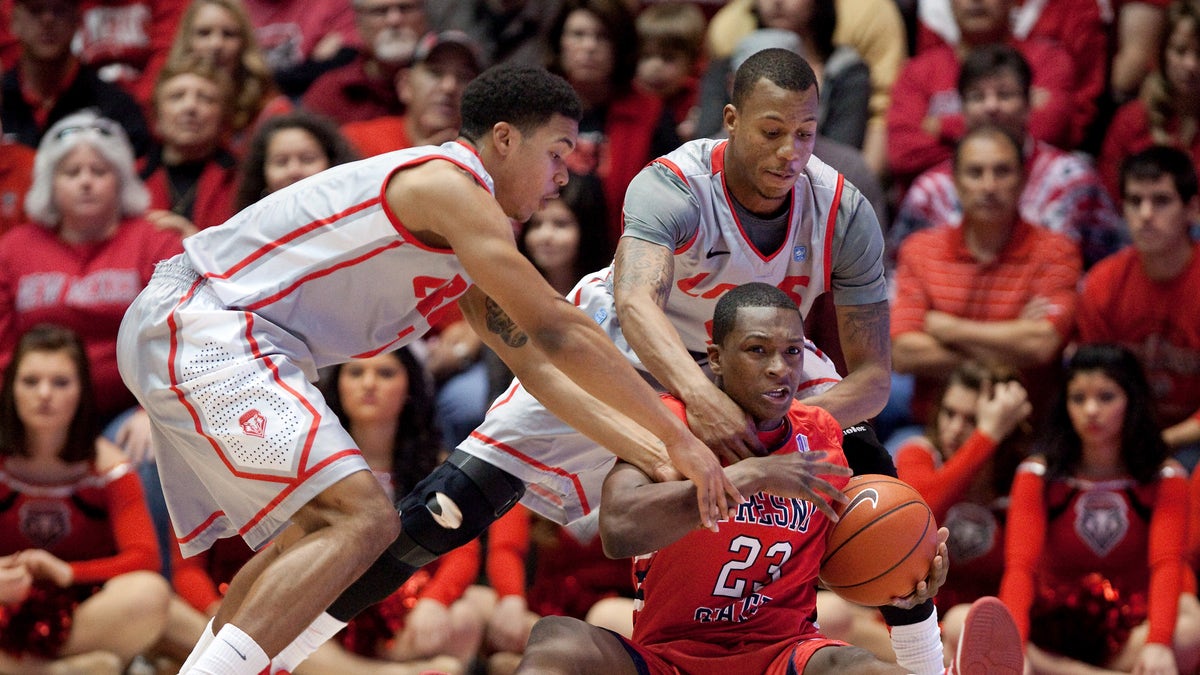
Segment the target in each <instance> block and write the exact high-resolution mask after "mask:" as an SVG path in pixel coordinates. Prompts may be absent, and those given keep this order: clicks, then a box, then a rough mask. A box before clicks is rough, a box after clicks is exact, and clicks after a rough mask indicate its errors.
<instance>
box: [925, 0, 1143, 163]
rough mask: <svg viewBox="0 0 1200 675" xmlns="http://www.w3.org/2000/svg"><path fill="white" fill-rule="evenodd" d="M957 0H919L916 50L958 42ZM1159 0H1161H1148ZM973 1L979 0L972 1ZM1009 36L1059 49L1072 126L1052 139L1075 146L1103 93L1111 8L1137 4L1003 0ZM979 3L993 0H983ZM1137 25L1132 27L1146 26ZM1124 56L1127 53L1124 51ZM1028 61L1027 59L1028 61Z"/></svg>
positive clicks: (1140, 36) (1100, 0)
mask: <svg viewBox="0 0 1200 675" xmlns="http://www.w3.org/2000/svg"><path fill="white" fill-rule="evenodd" d="M955 1H956V0H920V5H921V6H920V8H919V16H920V21H919V24H918V29H917V52H918V53H921V52H924V51H926V50H927V49H930V48H933V47H936V46H939V45H950V46H952V47H955V46H958V45H959V44H960V43H961V39H962V38H961V33H962V31H961V30H960V28H959V26H958V25H957V23H956V21H955V20H954V19H953V18H952V17H954V16H955V12H956V11H957V10H955V9H952V8H953V5H954V2H955ZM1152 1H1153V2H1162V0H1152ZM971 2H975V3H976V4H978V0H971ZM1003 3H1004V5H1005V9H1004V11H1005V13H1006V14H1007V15H1008V16H1009V17H1010V19H1011V20H1010V21H1009V26H1010V27H1011V29H1010V30H1011V35H1012V37H1013V39H1015V40H1017V41H1020V42H1044V43H1049V44H1053V45H1054V46H1056V47H1059V48H1061V49H1062V50H1063V51H1064V52H1065V53H1066V54H1065V56H1066V58H1067V66H1068V67H1069V68H1070V70H1071V73H1072V75H1071V85H1070V87H1069V89H1068V92H1069V93H1070V94H1071V102H1072V107H1071V108H1069V109H1068V110H1067V113H1068V114H1069V115H1070V124H1071V129H1072V134H1073V135H1072V137H1071V139H1070V140H1071V142H1066V143H1064V142H1056V143H1055V145H1058V146H1059V147H1063V148H1068V149H1074V148H1075V147H1076V146H1077V145H1078V144H1079V142H1080V141H1081V140H1083V134H1084V132H1085V131H1086V130H1087V128H1088V125H1090V124H1091V123H1092V119H1093V118H1094V117H1095V115H1096V102H1097V101H1098V100H1099V99H1100V98H1101V97H1102V96H1103V95H1104V93H1105V90H1106V85H1107V77H1108V72H1109V58H1110V56H1111V54H1112V52H1110V51H1109V42H1110V35H1111V33H1112V31H1111V26H1110V24H1111V23H1112V21H1113V6H1114V5H1121V4H1140V3H1139V2H1138V0H1134V2H1132V3H1130V2H1128V1H1125V2H1123V0H1116V1H1115V2H1113V1H1110V0H1053V2H1047V1H1046V0H1003ZM984 4H991V5H993V6H997V5H996V4H995V0H986V1H985V3H984ZM1145 27H1146V26H1145V24H1138V25H1137V28H1145ZM1153 39H1154V33H1139V34H1138V35H1137V42H1142V43H1146V42H1149V41H1151V40H1153ZM1122 56H1123V58H1126V59H1128V58H1136V57H1131V56H1130V55H1129V54H1128V53H1126V54H1124V55H1122ZM1031 62H1032V60H1031Z"/></svg>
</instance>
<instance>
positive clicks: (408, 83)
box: [342, 31, 482, 157]
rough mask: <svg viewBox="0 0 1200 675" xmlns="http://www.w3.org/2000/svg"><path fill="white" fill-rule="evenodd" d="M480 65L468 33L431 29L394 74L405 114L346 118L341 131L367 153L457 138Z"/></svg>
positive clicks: (357, 147)
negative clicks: (468, 90) (464, 101)
mask: <svg viewBox="0 0 1200 675" xmlns="http://www.w3.org/2000/svg"><path fill="white" fill-rule="evenodd" d="M481 69H482V64H481V63H480V58H479V49H478V47H476V45H475V44H474V43H472V42H471V39H470V38H469V37H467V35H466V34H465V33H461V32H459V31H444V32H441V33H430V34H428V35H426V36H425V37H423V38H422V39H421V42H420V44H418V45H417V50H416V52H415V53H414V54H413V62H412V64H411V65H409V66H406V67H404V68H401V69H400V70H399V71H398V72H397V73H396V93H397V95H398V96H399V97H400V101H401V102H402V103H403V104H404V114H403V115H386V116H384V117H376V118H374V119H370V120H363V121H359V122H348V123H346V124H345V125H344V126H343V127H342V133H343V134H345V135H346V138H347V139H349V141H350V143H351V144H352V145H353V146H354V147H355V148H356V149H357V150H358V153H359V154H360V155H361V156H363V157H372V156H374V155H381V154H383V153H385V152H391V151H393V150H402V149H404V148H411V147H413V146H415V145H440V144H442V143H445V142H447V141H453V140H454V139H455V138H457V137H458V128H459V126H460V125H461V124H462V114H461V112H460V111H459V104H460V103H461V102H462V95H463V91H464V90H465V89H466V88H467V83H468V82H470V81H471V80H473V79H475V76H476V75H478V74H479V72H480V70H481Z"/></svg>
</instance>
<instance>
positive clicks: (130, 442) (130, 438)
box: [113, 408, 154, 466]
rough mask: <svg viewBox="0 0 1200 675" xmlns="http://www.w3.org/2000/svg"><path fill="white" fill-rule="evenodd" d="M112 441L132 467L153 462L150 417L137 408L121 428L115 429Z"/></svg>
mask: <svg viewBox="0 0 1200 675" xmlns="http://www.w3.org/2000/svg"><path fill="white" fill-rule="evenodd" d="M113 440H115V441H116V443H117V445H119V446H120V447H121V450H123V451H124V452H125V456H126V457H128V458H129V462H130V463H131V464H133V465H134V466H137V465H138V464H141V463H142V462H150V461H153V460H154V444H153V443H152V442H151V435H150V415H149V413H147V412H146V411H145V410H142V409H140V408H139V409H138V410H137V411H136V412H134V413H133V414H132V415H130V416H129V418H128V419H126V420H125V421H124V422H123V423H122V424H121V428H120V429H117V434H116V437H115V438H114V439H113Z"/></svg>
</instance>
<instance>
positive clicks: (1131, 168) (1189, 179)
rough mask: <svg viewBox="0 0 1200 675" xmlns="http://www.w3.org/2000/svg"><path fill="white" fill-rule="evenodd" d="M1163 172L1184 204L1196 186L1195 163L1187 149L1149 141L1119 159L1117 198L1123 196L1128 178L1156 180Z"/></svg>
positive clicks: (1122, 197) (1193, 194)
mask: <svg viewBox="0 0 1200 675" xmlns="http://www.w3.org/2000/svg"><path fill="white" fill-rule="evenodd" d="M1163 176H1170V177H1171V182H1173V183H1175V191H1176V192H1178V193H1179V198H1180V199H1182V200H1183V202H1184V203H1185V204H1186V203H1187V202H1189V201H1191V200H1192V197H1195V196H1196V194H1197V191H1198V189H1200V187H1198V186H1197V180H1196V167H1195V165H1193V164H1192V158H1191V157H1190V156H1188V154H1187V153H1185V152H1184V151H1182V150H1179V149H1177V148H1172V147H1170V146H1167V145H1152V146H1150V147H1148V148H1146V149H1145V150H1142V151H1141V152H1136V153H1134V154H1132V155H1130V156H1128V157H1126V158H1125V160H1124V161H1122V162H1121V199H1124V198H1125V184H1126V183H1128V182H1129V181H1131V180H1158V179H1159V178H1162V177H1163Z"/></svg>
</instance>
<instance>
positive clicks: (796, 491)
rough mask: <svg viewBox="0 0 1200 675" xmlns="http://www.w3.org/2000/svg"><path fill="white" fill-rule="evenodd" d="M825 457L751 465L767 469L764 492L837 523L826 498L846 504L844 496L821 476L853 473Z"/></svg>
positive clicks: (792, 455) (795, 455)
mask: <svg viewBox="0 0 1200 675" xmlns="http://www.w3.org/2000/svg"><path fill="white" fill-rule="evenodd" d="M828 456H829V454H828V453H826V452H825V451H824V450H814V451H811V452H789V453H787V454H783V455H771V456H770V457H763V458H761V459H756V460H753V461H756V462H763V465H764V467H765V469H766V472H767V481H766V488H765V491H766V492H769V493H770V494H773V495H776V496H779V497H791V498H794V499H804V500H806V501H809V502H811V503H812V504H813V506H816V507H817V508H818V509H819V510H820V511H821V513H824V514H825V516H826V517H828V518H829V519H830V520H832V521H833V522H835V523H836V522H837V520H838V516H837V512H836V511H834V509H833V506H832V505H830V503H829V502H828V501H827V499H826V498H827V497H828V498H829V499H832V500H833V501H835V502H837V503H839V504H845V503H846V495H844V494H842V491H841V490H839V489H837V488H836V487H834V486H833V484H832V483H830V482H829V481H827V480H825V479H823V478H821V477H820V476H849V475H851V474H852V473H853V471H851V470H850V467H848V466H842V465H841V464H834V463H832V462H826V461H825V459H826V458H827V457H828Z"/></svg>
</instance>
